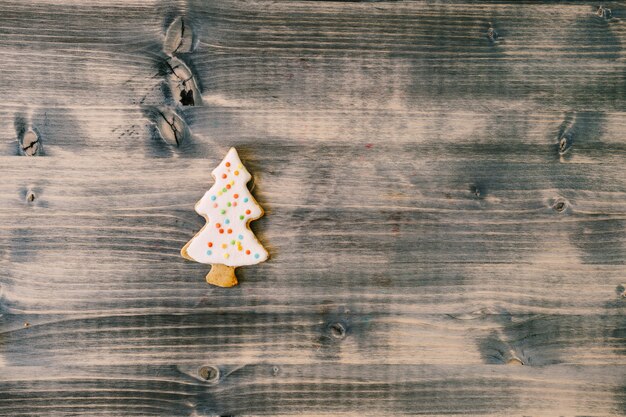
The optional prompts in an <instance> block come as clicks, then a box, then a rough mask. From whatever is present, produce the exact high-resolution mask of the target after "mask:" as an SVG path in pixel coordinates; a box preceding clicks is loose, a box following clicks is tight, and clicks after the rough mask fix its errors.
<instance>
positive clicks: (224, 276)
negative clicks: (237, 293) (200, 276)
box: [206, 264, 237, 288]
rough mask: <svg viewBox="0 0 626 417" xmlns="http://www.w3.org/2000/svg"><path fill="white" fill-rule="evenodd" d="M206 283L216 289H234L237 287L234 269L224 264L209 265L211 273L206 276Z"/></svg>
mask: <svg viewBox="0 0 626 417" xmlns="http://www.w3.org/2000/svg"><path fill="white" fill-rule="evenodd" d="M206 282H208V283H209V284H213V285H217V286H218V287H226V288H227V287H234V286H235V285H237V277H236V276H235V267H234V266H226V265H224V264H211V271H210V272H209V273H208V274H207V276H206Z"/></svg>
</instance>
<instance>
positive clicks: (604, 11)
mask: <svg viewBox="0 0 626 417" xmlns="http://www.w3.org/2000/svg"><path fill="white" fill-rule="evenodd" d="M596 15H597V16H598V17H601V18H603V19H607V20H608V19H610V18H611V17H613V13H611V9H608V8H606V7H603V6H598V9H597V10H596Z"/></svg>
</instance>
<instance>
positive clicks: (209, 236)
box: [186, 148, 269, 266]
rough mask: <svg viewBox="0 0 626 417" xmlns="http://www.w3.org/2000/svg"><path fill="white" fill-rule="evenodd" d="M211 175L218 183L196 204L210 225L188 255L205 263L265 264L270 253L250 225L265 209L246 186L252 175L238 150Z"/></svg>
mask: <svg viewBox="0 0 626 417" xmlns="http://www.w3.org/2000/svg"><path fill="white" fill-rule="evenodd" d="M212 174H213V178H215V184H213V186H212V187H211V189H210V190H209V191H207V192H206V193H205V194H204V196H203V197H202V198H201V199H200V201H198V203H197V204H196V212H197V213H198V214H200V215H202V216H205V217H206V218H207V223H206V225H205V226H204V227H203V228H202V230H200V232H199V233H198V234H197V235H196V236H194V237H193V239H191V241H190V242H189V243H188V245H187V247H186V249H187V254H188V255H189V256H190V257H191V258H192V259H193V260H195V261H197V262H201V263H205V264H224V265H228V266H243V265H253V264H258V263H259V262H263V261H265V260H266V259H267V257H268V256H269V254H268V253H267V251H266V250H265V248H264V247H263V246H262V245H261V243H260V242H259V241H258V240H257V239H256V236H254V233H252V231H251V230H250V229H248V222H249V221H251V220H255V219H258V218H259V217H261V216H262V215H263V209H262V208H261V206H259V204H258V203H257V202H256V200H255V199H254V197H252V194H251V193H250V191H249V190H248V187H247V186H246V184H247V182H248V181H250V179H251V178H252V176H251V175H250V173H249V172H248V170H247V169H246V168H245V167H244V166H243V164H242V163H241V160H240V159H239V155H237V151H236V150H235V148H230V151H228V154H227V155H226V157H225V158H224V160H222V162H221V163H220V164H219V165H218V166H217V168H215V169H214V170H213V172H212Z"/></svg>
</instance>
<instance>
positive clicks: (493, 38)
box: [487, 26, 498, 42]
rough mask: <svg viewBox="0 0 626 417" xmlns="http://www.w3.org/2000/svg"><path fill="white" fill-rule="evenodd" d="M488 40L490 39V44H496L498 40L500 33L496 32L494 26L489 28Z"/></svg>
mask: <svg viewBox="0 0 626 417" xmlns="http://www.w3.org/2000/svg"><path fill="white" fill-rule="evenodd" d="M487 39H489V41H490V42H496V41H497V40H498V32H496V30H495V29H494V28H493V27H492V26H489V29H487Z"/></svg>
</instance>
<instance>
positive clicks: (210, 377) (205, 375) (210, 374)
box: [198, 365, 220, 382]
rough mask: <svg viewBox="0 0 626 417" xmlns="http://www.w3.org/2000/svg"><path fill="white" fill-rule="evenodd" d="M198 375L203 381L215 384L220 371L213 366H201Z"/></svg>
mask: <svg viewBox="0 0 626 417" xmlns="http://www.w3.org/2000/svg"><path fill="white" fill-rule="evenodd" d="M198 375H200V378H202V379H204V380H205V381H209V382H215V381H217V380H218V379H219V377H220V370H219V369H218V368H217V367H215V366H210V365H209V366H203V367H202V368H200V370H199V371H198Z"/></svg>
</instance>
